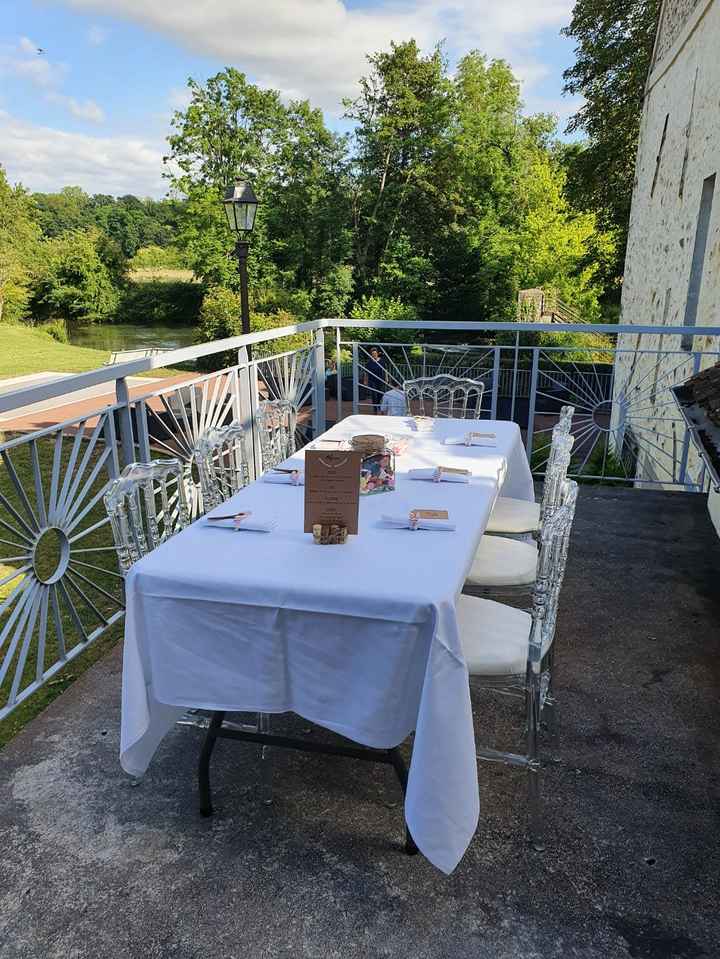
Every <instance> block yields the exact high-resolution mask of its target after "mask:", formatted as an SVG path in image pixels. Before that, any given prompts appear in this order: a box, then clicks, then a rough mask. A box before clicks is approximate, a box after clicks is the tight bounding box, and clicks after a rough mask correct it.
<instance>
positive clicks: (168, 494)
mask: <svg viewBox="0 0 720 959" xmlns="http://www.w3.org/2000/svg"><path fill="white" fill-rule="evenodd" d="M103 499H104V502H105V509H106V511H107V514H108V517H109V519H110V527H111V529H112V534H113V539H114V541H115V549H116V551H117V557H118V565H119V567H120V572H121V573H122V574H123V575H125V573H127V572H128V570H129V569H130V567H131V566H132V565H133V563H136V562H137V561H138V560H139V559H140V558H141V557H143V556H145V554H146V553H149V552H150V551H151V550H153V549H155V547H156V546H159V545H160V543H163V542H164V541H165V540H166V539H169V538H170V537H171V536H173V535H174V534H175V533H177V532H178V531H179V530H181V529H183V528H184V527H185V526H187V525H188V524H189V522H190V509H189V507H188V501H187V491H186V489H185V482H184V479H183V465H182V463H181V462H180V460H178V459H162V460H152V461H151V462H150V463H131V464H130V465H129V466H126V467H125V469H124V470H123V471H122V473H121V474H120V476H119V477H118V479H116V480H113V482H112V483H110V485H109V486H108V489H107V491H106V493H105V495H104V497H103Z"/></svg>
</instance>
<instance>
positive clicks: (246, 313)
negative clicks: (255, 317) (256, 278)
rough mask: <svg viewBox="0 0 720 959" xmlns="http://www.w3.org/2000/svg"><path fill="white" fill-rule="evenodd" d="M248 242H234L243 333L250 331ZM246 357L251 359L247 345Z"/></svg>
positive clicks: (249, 348) (250, 350)
mask: <svg viewBox="0 0 720 959" xmlns="http://www.w3.org/2000/svg"><path fill="white" fill-rule="evenodd" d="M249 248H250V244H249V243H248V242H247V240H238V241H237V243H236V244H235V256H236V257H237V261H238V273H239V274H240V320H241V322H242V331H243V333H249V332H250V301H249V299H248V273H247V258H248V250H249ZM247 354H248V359H249V360H251V359H252V349H251V347H250V346H249V345H248V348H247Z"/></svg>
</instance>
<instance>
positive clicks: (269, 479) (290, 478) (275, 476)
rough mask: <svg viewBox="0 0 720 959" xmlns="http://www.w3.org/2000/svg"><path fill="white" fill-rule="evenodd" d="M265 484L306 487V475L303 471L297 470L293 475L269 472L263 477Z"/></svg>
mask: <svg viewBox="0 0 720 959" xmlns="http://www.w3.org/2000/svg"><path fill="white" fill-rule="evenodd" d="M262 480H263V483H285V485H286V486H304V485H305V473H304V472H303V471H302V470H295V471H294V474H293V473H276V472H275V471H274V470H269V471H268V472H267V473H263V475H262Z"/></svg>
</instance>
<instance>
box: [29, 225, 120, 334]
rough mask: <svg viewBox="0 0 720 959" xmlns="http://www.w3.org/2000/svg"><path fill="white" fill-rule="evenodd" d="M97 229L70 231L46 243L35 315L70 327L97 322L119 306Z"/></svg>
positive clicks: (34, 301) (35, 292) (36, 282)
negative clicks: (62, 322) (59, 321)
mask: <svg viewBox="0 0 720 959" xmlns="http://www.w3.org/2000/svg"><path fill="white" fill-rule="evenodd" d="M103 239H104V237H103V236H102V234H101V233H100V232H99V231H98V230H88V231H68V232H66V233H63V234H62V236H58V237H54V238H53V239H48V240H45V241H44V242H43V247H42V256H41V257H40V262H39V263H38V268H37V271H36V274H35V276H34V279H33V293H32V307H33V315H34V316H35V317H37V318H38V319H43V320H48V319H61V320H64V321H65V322H66V323H69V324H85V323H94V322H97V321H99V320H102V319H104V318H106V317H108V316H109V315H110V314H111V313H112V312H113V311H114V309H115V307H116V306H117V302H118V293H117V288H116V286H115V285H114V284H113V277H112V272H111V269H110V268H109V267H108V265H107V264H106V263H105V262H104V261H103V256H102V252H103V251H102V243H103Z"/></svg>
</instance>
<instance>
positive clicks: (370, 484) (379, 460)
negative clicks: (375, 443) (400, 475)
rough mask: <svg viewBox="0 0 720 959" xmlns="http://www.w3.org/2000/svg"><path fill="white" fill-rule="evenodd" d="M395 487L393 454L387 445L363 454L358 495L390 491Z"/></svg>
mask: <svg viewBox="0 0 720 959" xmlns="http://www.w3.org/2000/svg"><path fill="white" fill-rule="evenodd" d="M394 489H395V454H394V453H393V451H392V450H391V449H388V448H387V447H385V448H383V449H382V450H378V451H377V452H375V453H368V454H367V455H366V456H363V458H362V463H361V466H360V495H361V496H368V495H370V494H372V493H391V492H392V491H393V490H394Z"/></svg>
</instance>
